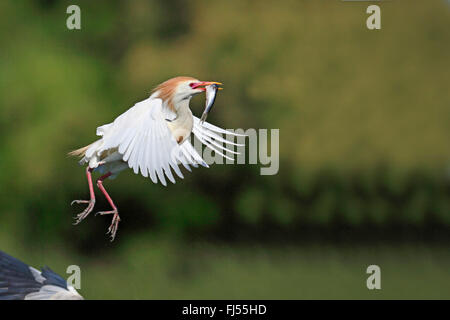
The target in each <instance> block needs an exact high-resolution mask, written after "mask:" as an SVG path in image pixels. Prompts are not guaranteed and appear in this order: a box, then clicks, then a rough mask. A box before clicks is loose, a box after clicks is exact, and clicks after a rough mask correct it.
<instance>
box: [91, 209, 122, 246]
mask: <svg viewBox="0 0 450 320" xmlns="http://www.w3.org/2000/svg"><path fill="white" fill-rule="evenodd" d="M98 214H99V215H101V216H104V215H107V214H112V215H114V216H113V218H112V222H111V225H110V226H109V228H108V232H107V233H106V234H109V235H110V236H111V242H113V241H114V239H115V237H116V233H117V229H118V228H119V222H120V217H119V211H118V210H117V209H114V210H111V211H100V212H97V213H96V214H95V215H98Z"/></svg>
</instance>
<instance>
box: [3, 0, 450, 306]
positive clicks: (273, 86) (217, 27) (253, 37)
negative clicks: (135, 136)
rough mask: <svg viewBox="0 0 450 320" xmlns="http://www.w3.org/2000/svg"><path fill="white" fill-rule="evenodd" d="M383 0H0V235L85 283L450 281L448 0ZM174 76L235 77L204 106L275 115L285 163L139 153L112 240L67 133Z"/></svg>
mask: <svg viewBox="0 0 450 320" xmlns="http://www.w3.org/2000/svg"><path fill="white" fill-rule="evenodd" d="M70 4H78V5H79V6H80V7H81V23H82V29H81V30H74V31H71V30H68V29H67V28H66V19H67V17H68V14H66V8H67V6H68V5H70ZM378 4H379V5H380V7H381V12H382V14H381V17H382V29H381V30H375V31H369V30H368V29H367V28H366V19H367V17H368V14H366V8H367V6H368V5H369V3H354V2H352V3H349V2H342V1H338V0H336V1H331V0H330V1H274V0H270V1H269V0H264V1H248V0H234V1H231V0H227V1H203V0H198V1H191V0H175V1H162V0H161V1H156V0H153V1H144V0H133V1H51V0H46V1H44V0H41V1H12V0H11V1H1V2H0V187H1V193H0V203H1V210H0V212H1V214H0V250H4V251H6V252H8V253H9V254H11V255H13V256H16V257H18V258H20V259H22V260H24V261H26V262H27V263H29V264H32V265H34V266H42V265H44V264H46V265H49V266H50V267H51V268H53V269H54V270H55V271H57V272H59V273H60V274H62V275H65V269H66V267H67V266H68V265H71V264H77V265H79V266H80V267H81V270H82V290H81V293H82V294H83V295H84V296H85V297H86V298H88V299H107V298H112V299H173V298H179V299H180V298H188V299H197V298H203V299H208V298H211V299H216V298H229V299H237V298H255V299H259V298H265V299H270V298H271V299H282V298H284V299H302V298H332V299H335V298H369V299H371V298H447V299H448V298H450V254H449V249H450V246H449V244H450V233H449V231H450V148H449V147H450V146H449V141H450V111H449V107H450V90H449V83H450V56H449V52H450V4H449V2H448V1H443V0H434V1H400V0H395V1H391V2H382V3H378ZM177 75H189V76H193V77H196V78H198V79H202V80H216V81H221V82H223V83H224V84H225V90H224V91H222V92H220V95H219V97H218V99H217V100H216V106H215V107H214V110H213V112H212V114H211V115H210V117H209V118H208V121H210V122H212V123H214V124H217V125H219V126H222V127H225V128H269V129H270V128H278V129H280V170H279V173H278V174H277V175H274V176H261V175H260V174H259V170H260V165H213V166H212V167H211V168H210V169H196V170H194V171H193V173H192V174H186V175H185V179H184V180H179V181H178V182H177V184H175V185H170V186H168V187H167V188H164V187H162V186H161V185H154V184H153V183H152V182H151V181H150V180H149V179H146V178H143V177H141V176H137V175H134V174H133V173H132V172H131V171H126V172H124V173H122V174H121V175H120V176H119V177H118V178H117V179H116V180H113V181H107V182H106V183H105V186H106V187H107V189H108V190H109V191H110V194H111V195H112V197H113V198H114V199H115V202H116V204H118V206H119V210H120V213H121V217H122V221H121V223H120V227H119V232H118V236H117V238H116V240H115V241H114V242H113V243H110V242H109V240H108V237H107V236H106V235H105V232H106V230H107V227H108V226H109V223H110V217H94V215H90V216H89V217H88V218H87V219H86V220H85V221H83V222H82V223H81V224H80V225H78V226H73V225H72V222H73V221H74V220H73V217H74V216H75V214H76V213H78V212H79V211H80V210H81V209H82V207H70V205H69V204H70V202H71V201H72V200H73V199H83V198H86V197H87V196H88V189H87V184H86V181H85V176H84V171H83V170H84V169H83V168H82V167H80V166H78V164H77V161H76V160H75V159H70V158H68V157H67V156H66V154H67V152H68V151H70V150H73V149H75V148H78V147H81V146H84V145H86V144H88V143H90V142H92V141H93V140H94V139H95V128H96V127H98V126H100V125H102V124H105V123H109V122H111V121H112V120H113V119H114V118H115V117H116V116H118V115H119V114H120V113H122V112H123V111H125V110H126V109H128V108H129V107H131V106H132V105H133V104H134V103H135V102H137V101H140V100H143V99H145V98H146V97H148V95H149V92H150V90H151V89H152V88H153V87H154V86H156V85H157V84H159V83H160V82H162V81H164V80H166V79H168V78H170V77H173V76H177ZM203 104H204V96H201V97H200V96H198V97H196V98H194V99H193V100H192V102H191V108H192V110H193V112H194V114H196V115H197V116H198V115H200V114H201V111H202V109H203ZM97 195H98V201H97V204H96V209H97V210H100V209H105V208H108V205H107V203H106V201H105V200H104V199H103V198H102V197H101V196H100V194H99V193H98V192H97ZM371 264H377V265H379V266H380V267H381V271H382V290H379V291H376V292H374V291H369V290H368V289H367V288H366V278H367V276H368V275H367V274H366V273H365V271H366V268H367V266H369V265H371Z"/></svg>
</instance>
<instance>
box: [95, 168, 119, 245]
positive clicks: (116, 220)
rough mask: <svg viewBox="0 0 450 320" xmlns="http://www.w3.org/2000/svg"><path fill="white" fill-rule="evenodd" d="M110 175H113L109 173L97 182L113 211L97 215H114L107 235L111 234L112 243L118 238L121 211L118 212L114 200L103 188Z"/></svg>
mask: <svg viewBox="0 0 450 320" xmlns="http://www.w3.org/2000/svg"><path fill="white" fill-rule="evenodd" d="M110 175H111V172H108V173H107V174H105V175H103V176H101V177H100V178H99V179H98V180H97V186H98V188H99V189H100V190H101V191H102V192H103V194H104V195H105V198H106V200H108V202H109V204H110V206H111V208H112V210H110V211H101V212H97V213H96V215H97V214H99V215H105V214H112V215H114V216H113V219H112V222H111V225H110V226H109V229H108V232H107V233H109V234H111V241H113V240H114V238H115V237H116V232H117V228H118V227H119V221H120V217H119V211H118V210H117V207H116V206H115V204H114V202H113V200H112V199H111V197H110V196H109V194H108V192H107V191H106V189H105V187H103V181H104V180H105V179H106V178H108V177H109V176H110Z"/></svg>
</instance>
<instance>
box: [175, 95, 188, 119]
mask: <svg viewBox="0 0 450 320" xmlns="http://www.w3.org/2000/svg"><path fill="white" fill-rule="evenodd" d="M190 101H191V99H184V100H181V101H177V102H174V103H173V109H174V111H175V112H176V114H177V116H178V117H183V116H185V115H187V114H189V113H191V112H190V109H189V102H190Z"/></svg>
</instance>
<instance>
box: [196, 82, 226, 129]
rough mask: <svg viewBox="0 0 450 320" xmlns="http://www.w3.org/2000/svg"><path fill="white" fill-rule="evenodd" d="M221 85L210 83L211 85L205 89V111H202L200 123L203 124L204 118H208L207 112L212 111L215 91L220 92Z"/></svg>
mask: <svg viewBox="0 0 450 320" xmlns="http://www.w3.org/2000/svg"><path fill="white" fill-rule="evenodd" d="M220 85H222V84H221V83H220V82H212V83H211V84H209V85H207V86H206V87H205V89H206V102H205V110H204V111H203V114H202V117H201V118H200V123H202V124H203V122H205V120H206V118H207V117H208V113H209V111H210V110H211V109H212V106H213V105H214V101H215V100H216V95H217V91H219V90H222V88H221V87H219V86H220Z"/></svg>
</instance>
